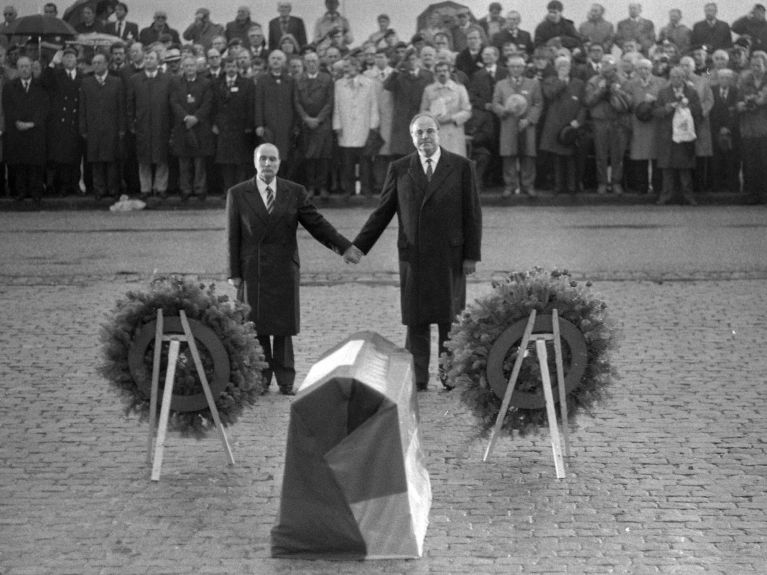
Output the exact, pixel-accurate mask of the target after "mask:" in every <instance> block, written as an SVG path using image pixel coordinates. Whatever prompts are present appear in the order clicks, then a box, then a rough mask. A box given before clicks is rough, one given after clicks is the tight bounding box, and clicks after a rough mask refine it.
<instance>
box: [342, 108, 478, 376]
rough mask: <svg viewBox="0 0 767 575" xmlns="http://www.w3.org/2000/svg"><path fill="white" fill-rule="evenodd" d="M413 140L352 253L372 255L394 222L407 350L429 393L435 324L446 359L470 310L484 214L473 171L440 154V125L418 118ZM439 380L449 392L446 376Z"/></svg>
mask: <svg viewBox="0 0 767 575" xmlns="http://www.w3.org/2000/svg"><path fill="white" fill-rule="evenodd" d="M410 133H411V134H412V139H413V144H414V146H415V148H416V152H415V153H413V154H410V155H408V156H406V157H404V158H401V159H399V160H397V161H395V162H393V163H392V164H391V165H390V166H389V172H388V174H387V175H386V181H385V182H384V186H383V190H382V191H381V200H380V203H379V205H378V207H377V208H376V209H375V211H374V212H373V213H372V214H371V215H370V217H369V218H368V220H367V222H366V223H365V225H364V226H363V227H362V230H361V231H360V233H359V234H358V235H357V237H356V238H355V239H354V246H356V248H358V249H359V250H361V252H362V253H365V254H366V253H368V252H369V251H370V249H371V248H372V247H373V245H374V244H375V243H376V241H377V240H378V238H379V237H380V236H381V234H382V233H383V232H384V230H385V229H386V227H387V226H388V225H389V222H390V221H391V220H392V218H393V217H394V215H395V214H396V215H397V220H398V222H399V233H398V237H397V248H398V250H399V268H400V300H401V306H402V323H403V324H405V325H406V326H407V341H406V344H405V345H406V347H407V349H408V350H409V351H410V353H412V354H413V363H414V366H415V382H416V387H417V388H418V389H419V390H421V391H425V390H426V389H427V387H428V382H429V352H430V348H431V336H430V328H431V324H433V323H436V324H437V326H438V329H439V353H440V355H441V354H442V353H445V352H446V348H445V341H446V340H447V335H448V333H449V331H450V324H451V322H452V321H453V320H454V319H455V317H456V315H457V314H458V313H460V312H461V310H463V308H464V307H465V305H466V276H467V275H468V274H472V273H474V271H475V267H476V262H478V261H479V260H480V244H481V240H482V213H481V210H480V204H479V194H478V193H477V182H476V177H475V174H474V167H473V164H472V162H471V160H468V159H466V158H463V157H461V156H459V155H457V154H452V153H450V152H448V151H446V150H444V149H442V148H440V146H439V124H438V122H437V120H436V119H435V118H434V117H433V116H432V115H431V114H428V113H421V114H418V115H416V116H415V117H414V118H413V120H412V122H411V125H410ZM352 253H354V250H352ZM356 255H359V254H356ZM351 261H354V259H352V260H351ZM439 375H440V381H441V382H442V385H443V386H445V387H446V388H448V389H449V386H448V384H447V376H446V373H445V372H444V370H442V368H440V373H439Z"/></svg>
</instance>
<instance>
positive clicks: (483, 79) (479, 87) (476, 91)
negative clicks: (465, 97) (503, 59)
mask: <svg viewBox="0 0 767 575" xmlns="http://www.w3.org/2000/svg"><path fill="white" fill-rule="evenodd" d="M508 75H509V71H508V70H507V69H506V68H504V67H503V66H500V65H498V64H496V68H495V76H491V75H490V73H489V72H488V71H487V70H486V69H484V68H483V69H482V70H479V71H478V72H477V73H476V74H474V76H472V78H471V80H469V88H468V92H469V99H470V100H471V105H472V107H473V108H479V109H480V110H485V109H486V108H485V104H491V103H492V102H493V92H494V91H495V84H496V82H498V81H499V80H503V79H504V78H507V77H508Z"/></svg>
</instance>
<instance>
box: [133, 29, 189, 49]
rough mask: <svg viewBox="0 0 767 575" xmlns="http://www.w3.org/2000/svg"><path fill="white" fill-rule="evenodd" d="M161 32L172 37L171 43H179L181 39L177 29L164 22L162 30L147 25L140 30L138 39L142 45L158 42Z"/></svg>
mask: <svg viewBox="0 0 767 575" xmlns="http://www.w3.org/2000/svg"><path fill="white" fill-rule="evenodd" d="M163 34H168V35H169V36H170V37H171V38H172V43H173V44H181V40H180V39H179V37H178V30H174V29H173V28H171V27H170V26H168V25H167V24H164V25H163V27H162V30H159V31H158V30H157V29H155V27H154V26H147V27H146V28H144V29H143V30H141V32H139V35H138V41H139V42H141V43H142V44H143V45H144V46H149V45H150V44H154V43H155V42H159V41H160V36H162V35H163Z"/></svg>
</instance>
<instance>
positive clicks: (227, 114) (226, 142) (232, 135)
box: [213, 76, 255, 164]
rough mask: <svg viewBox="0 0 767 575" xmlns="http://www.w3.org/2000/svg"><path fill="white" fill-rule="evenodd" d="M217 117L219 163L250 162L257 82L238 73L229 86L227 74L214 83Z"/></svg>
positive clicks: (217, 153) (215, 121)
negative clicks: (254, 94)
mask: <svg viewBox="0 0 767 575" xmlns="http://www.w3.org/2000/svg"><path fill="white" fill-rule="evenodd" d="M213 90H214V95H215V103H216V105H215V110H216V114H215V118H214V120H213V124H214V125H215V126H216V127H217V128H218V138H217V142H216V163H217V164H249V163H250V162H251V161H252V160H253V93H254V90H255V86H254V85H253V82H252V81H250V80H249V79H247V78H242V77H240V76H237V79H236V80H235V83H234V85H233V86H232V87H231V88H229V87H228V86H227V81H226V76H222V77H221V78H220V79H219V80H217V81H216V82H215V83H214V84H213Z"/></svg>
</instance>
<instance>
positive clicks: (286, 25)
mask: <svg viewBox="0 0 767 575" xmlns="http://www.w3.org/2000/svg"><path fill="white" fill-rule="evenodd" d="M291 10H292V5H291V4H290V2H277V12H279V13H280V15H279V16H278V17H277V18H273V19H272V20H270V21H269V51H270V52H271V51H272V50H276V49H277V48H279V47H280V38H282V37H283V36H285V35H286V34H290V35H292V36H293V37H294V38H295V39H296V41H297V42H298V45H299V46H300V47H301V48H303V47H304V46H306V26H305V25H304V21H303V20H302V19H301V18H297V17H296V16H291V15H290V11H291Z"/></svg>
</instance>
